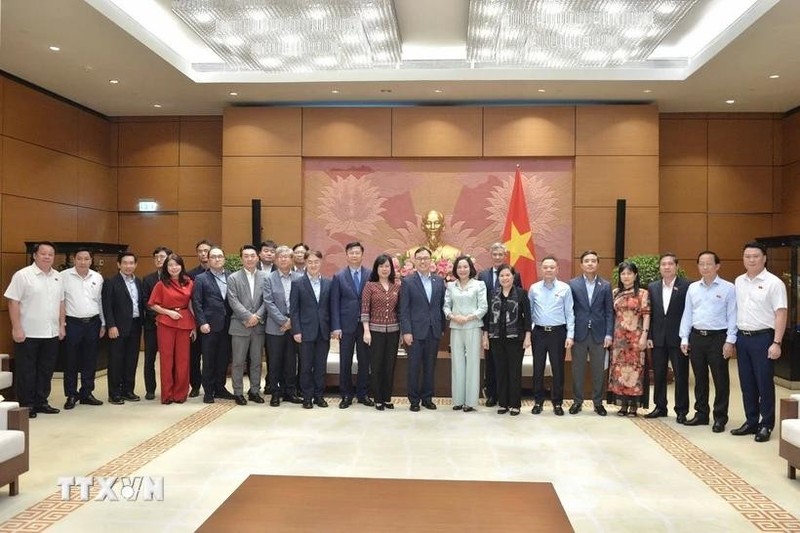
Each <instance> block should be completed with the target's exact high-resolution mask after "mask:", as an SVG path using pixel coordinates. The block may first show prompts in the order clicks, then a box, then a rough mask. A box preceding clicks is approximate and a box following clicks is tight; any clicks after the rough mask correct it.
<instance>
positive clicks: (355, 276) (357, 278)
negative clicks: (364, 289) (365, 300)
mask: <svg viewBox="0 0 800 533" xmlns="http://www.w3.org/2000/svg"><path fill="white" fill-rule="evenodd" d="M353 281H354V282H355V284H356V292H358V291H360V290H361V271H360V270H356V271H355V272H353Z"/></svg>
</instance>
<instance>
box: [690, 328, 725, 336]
mask: <svg viewBox="0 0 800 533" xmlns="http://www.w3.org/2000/svg"><path fill="white" fill-rule="evenodd" d="M727 332H728V330H727V329H697V328H692V333H697V334H698V335H700V336H702V337H710V336H712V335H722V334H723V333H727Z"/></svg>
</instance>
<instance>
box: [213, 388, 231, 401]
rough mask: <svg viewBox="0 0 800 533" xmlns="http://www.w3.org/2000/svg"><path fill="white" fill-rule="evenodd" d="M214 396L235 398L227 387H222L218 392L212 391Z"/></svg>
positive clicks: (223, 398)
mask: <svg viewBox="0 0 800 533" xmlns="http://www.w3.org/2000/svg"><path fill="white" fill-rule="evenodd" d="M214 398H219V399H220V400H235V399H236V397H235V396H234V395H233V393H231V392H230V391H228V390H227V389H222V390H221V391H219V392H215V393H214Z"/></svg>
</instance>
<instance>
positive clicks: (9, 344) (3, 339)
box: [0, 298, 14, 357]
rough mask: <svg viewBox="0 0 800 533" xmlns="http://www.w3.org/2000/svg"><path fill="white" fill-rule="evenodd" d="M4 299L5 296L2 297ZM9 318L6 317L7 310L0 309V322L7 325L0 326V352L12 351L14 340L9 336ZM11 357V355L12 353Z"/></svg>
mask: <svg viewBox="0 0 800 533" xmlns="http://www.w3.org/2000/svg"><path fill="white" fill-rule="evenodd" d="M4 299H5V298H4ZM10 321H11V319H10V318H9V317H8V311H6V310H2V311H0V324H8V325H7V326H3V327H0V350H2V353H11V354H13V353H14V340H13V338H12V337H11V322H10ZM12 357H13V355H12Z"/></svg>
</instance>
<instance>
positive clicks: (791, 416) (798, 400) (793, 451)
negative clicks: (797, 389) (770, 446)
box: [778, 394, 800, 479]
mask: <svg viewBox="0 0 800 533" xmlns="http://www.w3.org/2000/svg"><path fill="white" fill-rule="evenodd" d="M798 406H800V394H792V395H791V396H790V397H789V398H783V399H781V425H780V446H779V448H778V450H779V451H778V453H779V455H780V456H781V457H783V458H784V459H786V462H787V470H786V475H787V476H788V477H789V479H797V478H796V476H797V469H798V468H800V414H798Z"/></svg>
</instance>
